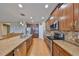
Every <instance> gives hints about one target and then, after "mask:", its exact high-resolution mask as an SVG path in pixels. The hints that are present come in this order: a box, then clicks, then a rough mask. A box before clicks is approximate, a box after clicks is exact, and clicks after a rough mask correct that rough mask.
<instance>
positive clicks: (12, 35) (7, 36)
mask: <svg viewBox="0 0 79 59" xmlns="http://www.w3.org/2000/svg"><path fill="white" fill-rule="evenodd" d="M21 34H22V33H8V34H7V35H2V36H0V40H2V39H8V38H11V37H15V36H18V35H21Z"/></svg>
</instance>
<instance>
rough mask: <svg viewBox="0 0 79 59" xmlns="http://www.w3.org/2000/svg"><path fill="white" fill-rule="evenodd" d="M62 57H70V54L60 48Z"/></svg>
mask: <svg viewBox="0 0 79 59" xmlns="http://www.w3.org/2000/svg"><path fill="white" fill-rule="evenodd" d="M60 56H70V54H69V53H68V52H66V51H65V50H64V49H62V48H60Z"/></svg>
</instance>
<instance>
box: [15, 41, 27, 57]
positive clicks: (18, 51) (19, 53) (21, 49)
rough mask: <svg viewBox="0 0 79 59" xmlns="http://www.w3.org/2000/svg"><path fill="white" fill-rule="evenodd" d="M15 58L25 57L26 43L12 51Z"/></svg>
mask: <svg viewBox="0 0 79 59" xmlns="http://www.w3.org/2000/svg"><path fill="white" fill-rule="evenodd" d="M14 55H15V56H26V42H23V43H22V44H21V45H20V46H18V47H17V48H16V49H15V50H14Z"/></svg>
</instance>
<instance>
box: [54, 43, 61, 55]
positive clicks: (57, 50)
mask: <svg viewBox="0 0 79 59" xmlns="http://www.w3.org/2000/svg"><path fill="white" fill-rule="evenodd" d="M59 53H60V52H59V47H58V46H57V45H56V44H55V43H54V44H53V56H59Z"/></svg>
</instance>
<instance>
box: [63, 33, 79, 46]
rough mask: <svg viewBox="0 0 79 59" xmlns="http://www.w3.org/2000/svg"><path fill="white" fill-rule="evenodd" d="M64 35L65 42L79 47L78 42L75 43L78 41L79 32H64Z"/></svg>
mask: <svg viewBox="0 0 79 59" xmlns="http://www.w3.org/2000/svg"><path fill="white" fill-rule="evenodd" d="M64 34H65V40H66V41H69V42H71V43H75V44H77V45H79V43H78V42H76V40H78V41H79V32H72V31H71V32H64Z"/></svg>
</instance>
